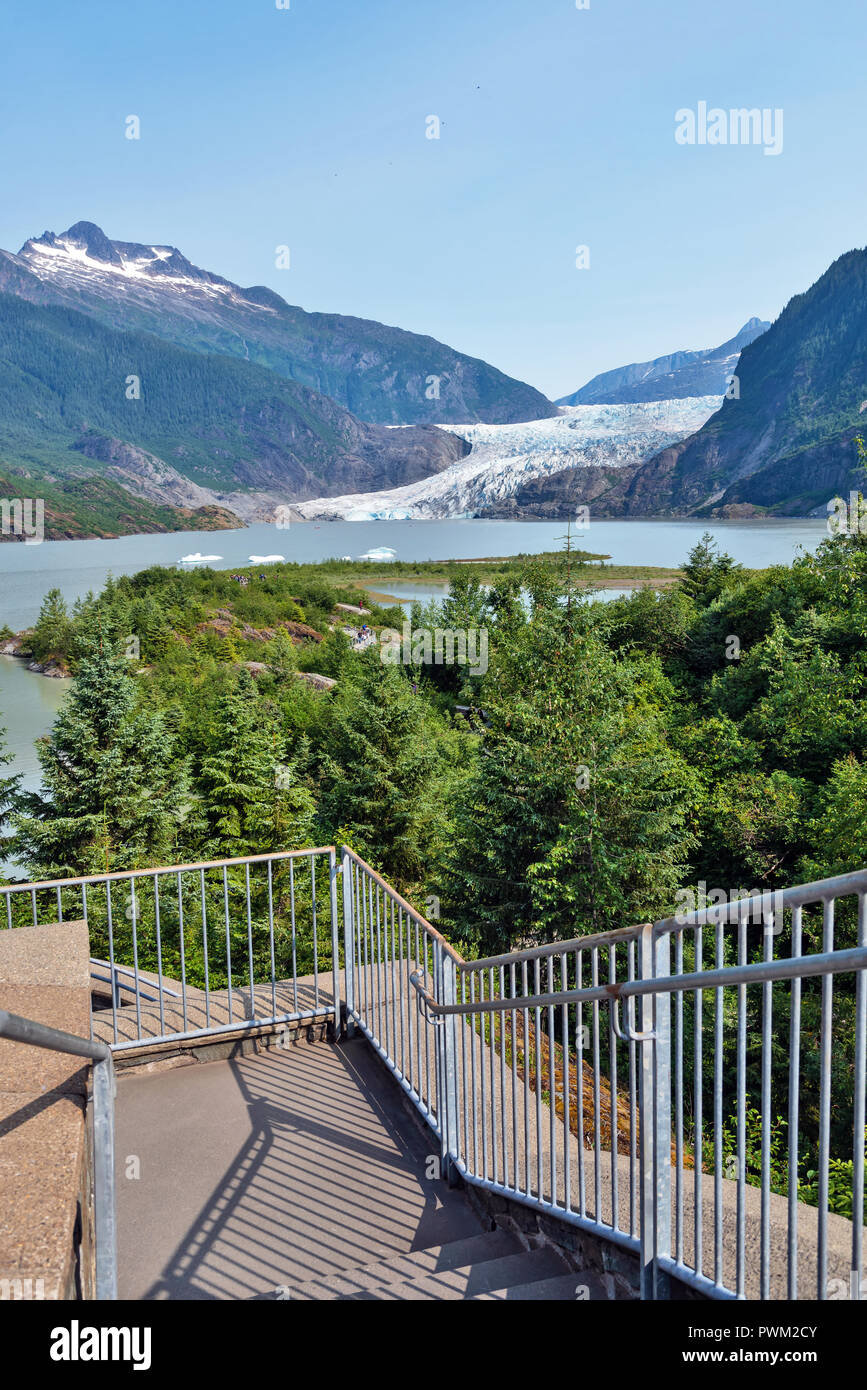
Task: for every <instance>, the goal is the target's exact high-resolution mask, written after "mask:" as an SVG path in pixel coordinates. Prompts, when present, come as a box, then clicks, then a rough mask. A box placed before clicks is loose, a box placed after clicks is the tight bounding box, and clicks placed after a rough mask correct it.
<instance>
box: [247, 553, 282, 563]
mask: <svg viewBox="0 0 867 1390" xmlns="http://www.w3.org/2000/svg"><path fill="white" fill-rule="evenodd" d="M285 563H286V557H285V556H284V555H251V556H250V564H251V565H285Z"/></svg>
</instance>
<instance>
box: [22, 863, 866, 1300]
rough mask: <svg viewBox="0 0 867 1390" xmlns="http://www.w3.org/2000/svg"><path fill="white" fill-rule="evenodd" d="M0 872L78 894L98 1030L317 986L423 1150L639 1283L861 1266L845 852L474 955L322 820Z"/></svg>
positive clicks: (53, 909) (855, 896)
mask: <svg viewBox="0 0 867 1390" xmlns="http://www.w3.org/2000/svg"><path fill="white" fill-rule="evenodd" d="M338 879H342V891H341V893H338V887H337V885H338ZM4 897H5V905H4V904H3V903H0V910H4V909H5V920H6V925H7V926H9V927H15V926H21V927H24V926H30V925H38V924H39V923H40V922H46V921H51V922H57V921H64V920H67V921H68V920H73V919H81V918H83V919H84V920H85V921H87V922H88V926H89V928H90V935H91V942H92V949H96V950H98V951H99V952H100V954H101V955H102V956H103V957H104V960H101V961H97V962H96V964H97V965H98V966H100V967H102V966H104V967H105V969H106V970H107V972H108V974H107V980H106V982H107V983H109V984H110V985H111V996H112V997H111V1011H110V1012H109V1009H108V1008H106V1009H104V1010H103V1011H102V1012H101V1013H99V1014H94V1032H95V1033H96V1032H97V1031H98V1033H99V1035H100V1036H101V1037H102V1038H103V1039H104V1040H105V1041H106V1042H108V1043H109V1045H110V1048H111V1049H112V1050H113V1051H120V1050H124V1049H128V1048H141V1047H142V1046H143V1045H157V1044H160V1043H162V1042H166V1041H169V1040H173V1039H174V1040H177V1041H180V1040H184V1039H187V1040H194V1039H198V1038H201V1037H209V1036H214V1035H219V1034H221V1033H222V1034H225V1033H237V1032H239V1031H240V1032H243V1031H246V1030H248V1029H255V1028H258V1027H261V1026H268V1025H277V1024H281V1023H284V1022H286V1023H288V1022H291V1021H300V1020H305V1019H313V1018H321V1017H323V1016H331V1017H333V1020H334V1023H335V1026H336V1025H338V1024H339V1022H340V1015H341V994H342V996H343V998H344V999H345V1008H346V1022H347V1029H348V1031H350V1032H352V1031H353V1030H355V1029H358V1030H359V1031H360V1032H361V1033H362V1034H363V1035H364V1036H365V1037H366V1038H367V1039H368V1040H369V1041H370V1043H371V1044H372V1045H373V1047H374V1048H375V1049H376V1051H377V1052H378V1053H379V1055H380V1056H381V1057H382V1059H383V1060H384V1062H385V1064H386V1066H387V1067H388V1069H389V1071H390V1072H391V1073H392V1075H393V1076H394V1078H395V1079H396V1080H397V1082H398V1084H399V1085H400V1086H401V1087H402V1089H403V1090H404V1092H405V1093H406V1095H407V1096H408V1098H409V1099H410V1101H411V1102H412V1103H413V1104H414V1105H415V1106H416V1108H417V1109H418V1110H419V1112H420V1113H421V1115H422V1116H423V1117H424V1119H425V1121H426V1123H427V1124H428V1125H429V1126H430V1128H431V1130H432V1132H433V1133H434V1134H435V1136H436V1137H437V1141H438V1148H439V1152H440V1158H441V1161H442V1165H443V1169H442V1171H443V1173H444V1175H445V1176H451V1175H458V1176H460V1177H461V1178H463V1179H464V1180H465V1181H467V1182H469V1183H473V1184H475V1185H477V1186H479V1187H482V1188H485V1189H487V1190H489V1191H492V1192H494V1193H497V1194H500V1195H504V1196H507V1197H509V1198H511V1199H512V1200H515V1201H517V1202H519V1203H523V1204H525V1205H528V1206H530V1207H532V1208H534V1209H535V1210H537V1211H542V1212H546V1213H549V1214H552V1215H554V1216H556V1217H557V1218H559V1219H560V1220H562V1221H566V1222H568V1223H571V1224H573V1225H575V1226H577V1227H579V1228H580V1229H582V1230H584V1231H587V1232H589V1233H592V1234H594V1235H596V1236H597V1237H601V1238H604V1239H605V1240H606V1241H608V1242H613V1243H614V1244H616V1245H619V1246H621V1247H623V1248H625V1249H626V1250H629V1251H631V1252H633V1253H634V1254H635V1255H636V1257H637V1258H638V1260H639V1263H640V1268H641V1282H642V1294H643V1296H644V1297H647V1298H651V1297H664V1296H665V1295H666V1292H667V1289H668V1283H669V1281H670V1279H671V1278H676V1279H677V1280H679V1281H680V1282H682V1283H685V1284H687V1285H689V1286H691V1287H692V1288H694V1289H696V1290H698V1291H699V1292H701V1293H704V1294H705V1295H707V1296H710V1297H713V1298H745V1297H760V1298H768V1297H788V1298H797V1297H799V1296H804V1292H803V1291H804V1289H805V1288H806V1287H808V1286H809V1287H810V1289H811V1290H812V1291H813V1294H814V1296H816V1297H818V1298H826V1297H829V1296H834V1295H833V1294H830V1293H829V1289H830V1287H831V1285H832V1284H833V1282H834V1280H835V1279H836V1280H837V1282H838V1284H839V1282H840V1281H841V1280H842V1282H843V1284H844V1285H845V1286H846V1287H847V1288H848V1290H849V1296H851V1297H855V1298H857V1297H860V1296H863V1293H864V1292H865V1291H867V1280H862V1272H863V1256H864V1250H863V1225H864V1169H865V1155H864V1138H865V1078H867V985H865V978H867V975H865V971H867V955H865V951H867V906H865V903H867V870H865V871H862V872H860V873H856V874H848V875H845V876H842V877H839V878H834V879H828V880H825V881H822V882H819V883H812V884H807V885H805V886H802V887H797V888H791V889H787V890H785V891H784V892H781V893H777V894H775V895H773V896H772V897H767V896H766V897H756V896H752V897H748V898H741V899H736V900H734V901H728V902H725V903H723V904H722V905H720V906H718V907H710V908H707V909H705V910H703V911H700V912H693V913H690V914H688V915H684V916H678V917H674V918H669V919H666V920H664V921H660V922H657V923H655V924H646V925H643V926H634V927H626V928H621V929H619V930H616V931H609V932H605V933H602V934H599V935H595V936H586V937H580V938H577V939H574V940H571V941H563V942H553V943H549V944H546V945H540V946H533V947H530V948H528V949H524V950H518V951H514V952H510V953H506V954H502V955H497V956H493V957H490V958H488V959H484V960H476V961H465V960H464V959H463V958H462V956H461V955H460V953H459V952H458V951H456V950H455V949H454V948H453V947H452V946H451V945H450V944H449V943H448V942H447V941H446V939H445V938H444V937H443V936H442V934H441V933H440V932H439V931H438V930H437V929H436V927H434V926H433V925H432V924H431V923H430V922H429V921H427V920H426V918H425V917H424V916H423V915H422V914H421V913H420V912H419V911H418V910H417V909H415V908H414V907H413V906H412V905H411V904H410V903H409V902H407V901H406V899H404V898H403V897H401V895H400V894H399V893H397V892H396V891H395V890H394V889H393V888H392V887H391V886H390V885H389V884H388V883H387V882H386V881H385V879H384V878H382V876H381V875H380V874H378V873H376V872H375V871H374V870H373V869H372V868H371V867H370V866H369V865H368V864H366V863H365V862H364V861H363V860H362V859H361V858H360V857H359V856H358V855H356V854H355V853H354V852H353V851H352V850H350V849H348V848H345V847H344V849H343V850H342V854H341V860H340V863H339V864H338V861H337V855H336V852H335V850H334V848H333V847H330V846H328V847H325V848H318V849H310V850H301V851H289V852H284V853H277V854H271V855H259V856H251V857H248V858H243V859H236V860H220V861H215V862H211V863H202V864H188V865H181V866H173V867H169V868H158V869H146V870H138V871H133V872H120V873H115V874H105V875H93V876H90V877H87V878H83V879H68V880H61V881H55V882H49V883H37V884H12V885H8V886H5V887H0V898H4ZM2 920H3V918H2V916H0V921H2ZM101 942H104V948H103V947H101V946H100V943H101ZM341 970H342V980H341ZM341 985H342V989H341ZM147 995H151V998H150V999H148V998H147V997H146V996H147ZM780 1249H784V1250H785V1258H784V1259H783V1260H781V1258H780V1256H779V1254H778V1253H777V1252H778V1251H779V1250H780ZM754 1251H755V1252H756V1254H755V1258H754V1257H753V1252H754Z"/></svg>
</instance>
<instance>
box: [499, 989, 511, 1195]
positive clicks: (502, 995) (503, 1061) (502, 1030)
mask: <svg viewBox="0 0 867 1390" xmlns="http://www.w3.org/2000/svg"><path fill="white" fill-rule="evenodd" d="M500 998H501V999H503V1000H505V998H506V967H505V966H504V965H501V966H500ZM507 1113H508V1107H507V1105H506V1011H505V1009H504V1010H503V1011H502V1012H501V1014H500V1128H501V1130H502V1135H503V1186H504V1187H508V1185H509V1144H508V1138H507V1135H508V1126H507V1124H506V1115H507Z"/></svg>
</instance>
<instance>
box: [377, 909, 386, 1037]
mask: <svg viewBox="0 0 867 1390" xmlns="http://www.w3.org/2000/svg"><path fill="white" fill-rule="evenodd" d="M382 928H383V922H382V889H381V888H380V886H379V884H377V885H376V1035H377V1037H378V1039H379V1042H380V1046H381V1047H383V1048H384V1049H385V1051H386V1053H387V1052H388V1039H387V1029H388V1003H387V1000H386V999H385V987H386V982H385V979H384V961H383V929H382Z"/></svg>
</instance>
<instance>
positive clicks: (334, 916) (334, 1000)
mask: <svg viewBox="0 0 867 1390" xmlns="http://www.w3.org/2000/svg"><path fill="white" fill-rule="evenodd" d="M339 872H340V871H339V869H338V866H337V853H336V851H335V850H334V849H333V848H332V849H329V851H328V899H329V901H328V913H329V916H330V918H331V1004H332V1008H333V1010H334V1024H333V1027H334V1041H335V1042H339V1041H340V1020H341V1008H340V924H339V920H338V919H339V911H338V906H337V876H338V873H339ZM344 965H345V971H344V979H345V978H346V976H347V975H348V973H349V962H348V961H345V962H344Z"/></svg>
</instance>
